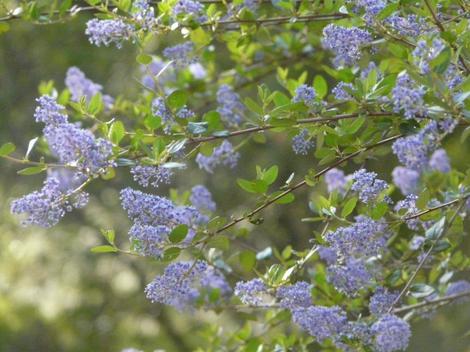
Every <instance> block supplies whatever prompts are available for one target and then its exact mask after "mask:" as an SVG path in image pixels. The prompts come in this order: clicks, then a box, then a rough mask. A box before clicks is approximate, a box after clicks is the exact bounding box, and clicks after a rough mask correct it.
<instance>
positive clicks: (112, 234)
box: [101, 229, 116, 245]
mask: <svg viewBox="0 0 470 352" xmlns="http://www.w3.org/2000/svg"><path fill="white" fill-rule="evenodd" d="M101 234H102V235H103V236H104V238H106V241H108V242H109V244H112V245H114V239H115V238H116V233H115V232H114V230H104V229H101Z"/></svg>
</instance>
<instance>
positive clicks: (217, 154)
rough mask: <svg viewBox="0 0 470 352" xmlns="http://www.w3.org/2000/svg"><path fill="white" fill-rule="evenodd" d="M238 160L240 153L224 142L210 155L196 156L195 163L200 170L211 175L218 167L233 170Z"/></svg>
mask: <svg viewBox="0 0 470 352" xmlns="http://www.w3.org/2000/svg"><path fill="white" fill-rule="evenodd" d="M239 158H240V153H238V152H236V151H235V150H234V149H233V146H232V144H231V143H230V142H229V141H227V140H224V141H223V142H222V144H220V145H219V146H218V147H216V148H214V150H213V151H212V155H210V156H206V155H204V154H201V153H199V154H198V155H197V156H196V162H197V164H198V165H199V168H200V169H204V170H206V171H207V172H209V173H213V172H214V169H215V168H216V167H217V166H219V165H223V166H228V167H229V168H231V169H233V168H234V167H235V166H237V163H238V159H239Z"/></svg>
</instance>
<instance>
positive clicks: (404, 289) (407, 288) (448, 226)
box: [388, 200, 465, 313]
mask: <svg viewBox="0 0 470 352" xmlns="http://www.w3.org/2000/svg"><path fill="white" fill-rule="evenodd" d="M460 201H461V203H460V205H459V207H458V208H457V210H456V211H455V213H454V215H453V216H452V218H451V219H450V220H449V223H448V224H447V226H446V227H445V229H444V230H443V231H442V233H441V234H440V235H439V236H437V238H436V239H435V240H434V241H433V243H432V244H431V246H430V247H429V249H428V250H427V252H426V253H425V254H424V257H423V258H422V259H421V260H420V262H419V263H418V266H417V267H416V269H415V271H414V272H413V274H411V276H410V278H409V279H408V281H407V282H406V284H405V286H404V287H403V289H402V290H401V291H400V293H399V294H398V296H397V297H396V298H395V300H394V301H393V303H392V305H391V306H390V308H389V310H388V313H391V312H392V311H393V307H394V306H395V305H396V304H397V303H398V302H399V301H400V299H401V298H402V297H403V296H404V295H405V294H406V293H408V290H409V288H410V286H411V284H412V283H413V281H414V280H415V278H416V276H418V273H419V271H420V270H421V269H422V267H423V266H424V263H425V262H426V260H427V259H428V257H429V256H430V255H431V252H432V251H433V249H434V247H435V246H436V244H437V242H438V241H439V240H440V239H441V238H442V237H443V236H444V235H445V233H446V232H447V230H448V229H449V228H450V227H451V226H452V224H453V223H454V221H455V219H456V218H457V215H458V214H459V212H460V210H461V209H462V207H463V206H464V204H465V201H462V200H460Z"/></svg>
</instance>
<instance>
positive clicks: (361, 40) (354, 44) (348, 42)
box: [322, 24, 372, 66]
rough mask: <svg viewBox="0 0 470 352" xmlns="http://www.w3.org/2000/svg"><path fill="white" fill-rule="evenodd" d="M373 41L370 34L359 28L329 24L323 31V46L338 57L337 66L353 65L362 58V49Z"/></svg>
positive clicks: (335, 60)
mask: <svg viewBox="0 0 470 352" xmlns="http://www.w3.org/2000/svg"><path fill="white" fill-rule="evenodd" d="M371 41H372V36H371V35H370V33H369V32H367V31H365V30H363V29H359V28H357V27H351V28H345V27H340V26H337V25H335V24H329V25H328V26H326V27H325V28H324V29H323V40H322V43H323V46H324V47H325V48H326V49H329V50H331V51H333V52H334V53H335V55H336V57H335V59H334V63H335V64H336V65H338V66H339V65H341V64H344V65H348V66H349V65H353V64H354V63H356V62H357V61H358V60H359V59H360V58H361V55H362V54H361V47H362V46H363V45H365V44H368V43H370V42H371Z"/></svg>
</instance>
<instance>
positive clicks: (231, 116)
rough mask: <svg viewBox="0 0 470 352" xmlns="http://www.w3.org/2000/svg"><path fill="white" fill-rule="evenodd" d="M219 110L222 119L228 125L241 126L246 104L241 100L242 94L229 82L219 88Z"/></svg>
mask: <svg viewBox="0 0 470 352" xmlns="http://www.w3.org/2000/svg"><path fill="white" fill-rule="evenodd" d="M217 103H218V107H217V112H218V113H219V114H220V117H221V118H222V121H224V122H225V123H226V124H227V125H228V126H239V125H240V123H241V122H242V119H243V118H242V115H243V113H244V111H245V106H244V105H243V104H242V102H241V101H240V96H239V95H238V94H237V93H236V92H235V91H234V90H233V88H232V87H230V86H229V85H227V84H222V85H221V86H220V87H219V89H218V90H217Z"/></svg>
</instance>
